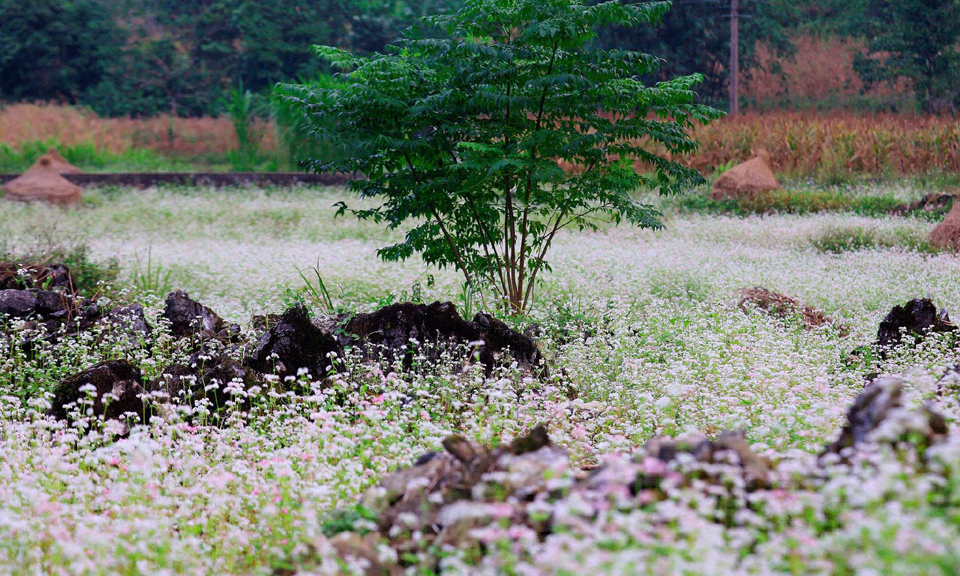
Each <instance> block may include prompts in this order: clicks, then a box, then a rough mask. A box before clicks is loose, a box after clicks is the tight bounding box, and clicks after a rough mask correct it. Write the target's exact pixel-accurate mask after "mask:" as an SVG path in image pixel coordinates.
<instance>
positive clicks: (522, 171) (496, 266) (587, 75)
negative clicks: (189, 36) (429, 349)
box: [282, 0, 718, 312]
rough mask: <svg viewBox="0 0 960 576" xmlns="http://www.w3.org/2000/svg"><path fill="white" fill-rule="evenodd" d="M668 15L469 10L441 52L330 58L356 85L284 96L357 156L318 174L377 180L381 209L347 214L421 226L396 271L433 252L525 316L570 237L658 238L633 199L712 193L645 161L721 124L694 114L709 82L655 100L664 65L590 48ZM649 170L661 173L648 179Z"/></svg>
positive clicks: (509, 5)
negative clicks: (699, 129) (617, 234)
mask: <svg viewBox="0 0 960 576" xmlns="http://www.w3.org/2000/svg"><path fill="white" fill-rule="evenodd" d="M668 8H669V3H666V2H657V3H645V4H633V5H626V4H621V3H620V2H616V1H612V2H603V3H599V4H594V5H584V3H583V2H581V1H579V0H510V1H505V0H468V1H466V2H465V3H464V6H463V8H462V9H460V10H459V11H458V12H456V13H455V14H454V15H452V16H448V17H436V18H428V19H426V20H425V22H426V23H427V24H428V26H429V28H433V29H440V30H442V31H443V32H444V33H445V34H444V35H443V36H442V37H439V38H437V37H431V36H427V35H424V36H416V35H412V36H411V37H409V38H407V39H405V40H403V41H401V42H399V43H398V44H397V45H395V46H391V47H389V49H388V50H387V51H386V54H377V55H374V56H371V57H356V56H353V55H351V54H349V53H348V52H345V51H342V50H338V49H336V48H331V47H322V48H318V53H319V55H320V56H321V57H322V58H323V59H325V60H326V61H329V62H331V63H333V64H335V65H336V66H338V67H339V68H342V69H344V70H345V71H346V72H345V73H344V74H343V76H342V77H341V80H342V82H343V83H344V85H343V86H342V87H339V88H337V87H334V88H317V87H315V86H311V85H300V86H287V87H284V88H283V89H282V93H283V94H285V97H286V100H287V102H289V103H293V104H295V105H298V106H299V107H300V108H301V110H302V111H303V113H304V114H305V116H306V120H307V125H306V128H307V129H308V130H309V133H310V134H311V135H312V136H315V137H316V138H317V139H319V140H325V139H333V140H342V141H349V142H352V146H351V154H350V155H349V156H348V157H347V158H345V159H344V160H342V161H339V162H333V163H330V162H326V161H323V160H316V161H314V162H313V163H312V164H311V166H312V167H313V168H315V169H318V170H326V169H329V168H334V169H338V170H342V171H345V172H348V173H361V174H364V175H366V176H367V178H366V179H358V180H355V181H353V182H352V183H351V185H350V187H351V189H352V190H353V191H355V192H358V193H359V194H361V195H362V196H365V197H371V198H376V199H378V200H380V201H381V203H380V205H379V206H376V207H374V208H363V209H359V210H349V209H348V208H347V207H346V206H345V205H341V213H342V212H345V211H348V210H349V211H350V212H353V213H354V214H356V215H357V216H359V217H360V218H363V219H370V220H373V221H376V222H378V223H383V224H386V225H387V226H389V227H391V228H397V227H400V226H401V225H405V224H410V225H412V226H413V227H412V228H410V229H409V231H408V232H407V234H406V237H405V238H404V240H403V241H401V242H399V243H397V244H394V245H392V246H388V247H386V248H383V249H381V250H380V255H381V256H382V257H383V258H384V259H387V260H402V259H406V258H408V257H410V256H412V255H414V254H416V253H419V254H421V255H422V256H423V258H424V260H425V261H426V262H428V263H430V264H435V265H439V266H441V267H442V266H447V265H452V266H455V267H456V268H457V269H458V270H460V271H461V272H462V273H463V275H464V277H465V279H466V282H467V284H468V285H470V286H472V287H477V286H484V287H489V288H492V289H493V290H494V291H495V292H496V294H497V299H498V300H501V301H502V302H504V304H505V306H507V307H509V309H510V310H511V311H512V312H521V311H523V310H525V309H526V308H527V307H528V306H529V305H530V303H531V301H532V295H533V291H534V287H535V285H536V281H537V277H538V275H539V273H540V272H541V271H543V270H544V269H547V268H548V265H547V261H546V258H545V257H546V254H547V251H548V249H549V247H550V245H551V242H552V241H553V238H554V236H555V235H556V233H557V232H558V231H559V230H561V229H563V228H567V227H576V228H579V229H584V228H591V229H592V228H595V227H596V226H597V224H598V222H600V221H601V220H602V219H605V218H612V219H613V220H614V221H616V222H619V221H621V220H627V221H629V222H632V223H634V224H637V225H639V226H642V227H659V226H660V221H659V219H658V216H659V213H658V212H657V211H656V210H655V209H654V208H653V207H651V206H649V205H645V204H642V203H639V202H637V201H635V200H634V198H633V197H632V196H631V193H632V192H633V191H635V190H636V189H638V188H643V187H646V188H659V190H660V191H661V193H674V192H680V191H682V190H684V189H686V188H687V187H689V186H691V185H694V184H699V183H702V182H703V178H702V177H701V176H700V174H699V173H698V172H696V171H695V170H692V169H690V168H686V167H684V166H683V165H681V164H679V163H677V162H673V161H670V160H668V159H666V158H664V157H661V156H658V155H656V154H654V153H652V152H650V151H649V150H648V149H646V148H645V147H644V143H647V142H651V141H652V142H656V143H657V144H659V145H662V146H663V147H664V148H665V149H666V150H667V151H669V152H670V153H672V154H682V153H685V152H689V151H692V150H694V149H695V148H696V143H695V142H694V141H693V140H692V139H691V138H690V137H689V135H688V131H689V129H690V128H692V126H693V125H694V124H695V123H697V122H706V121H709V120H710V119H712V118H716V117H717V116H718V112H717V111H716V110H713V109H711V108H707V107H705V106H702V105H698V104H695V102H694V100H695V94H694V92H693V88H694V86H695V85H696V84H697V83H698V82H699V81H700V80H701V77H700V76H699V75H691V76H685V77H680V78H676V79H673V80H668V81H664V82H660V83H658V84H657V85H656V86H653V87H649V86H644V84H643V83H641V82H640V81H639V80H637V78H638V77H640V76H645V75H650V74H653V73H655V72H656V70H657V68H658V66H659V64H660V61H659V60H658V59H657V58H655V57H654V56H651V55H649V54H645V53H641V52H632V51H627V50H619V49H611V50H604V49H601V48H598V47H597V46H596V45H595V44H594V43H592V40H593V39H594V37H595V30H596V29H597V28H598V27H601V26H605V25H618V26H624V27H628V26H638V25H642V24H643V25H650V24H655V23H656V22H658V21H659V20H660V18H661V17H662V15H663V14H664V12H665V11H666V10H667V9H668ZM635 160H641V161H643V162H644V163H646V164H647V165H649V166H652V167H653V170H652V171H651V172H649V173H638V172H637V171H636V170H635V169H634V161H635ZM561 166H566V167H567V168H568V169H566V170H565V169H564V168H563V167H561Z"/></svg>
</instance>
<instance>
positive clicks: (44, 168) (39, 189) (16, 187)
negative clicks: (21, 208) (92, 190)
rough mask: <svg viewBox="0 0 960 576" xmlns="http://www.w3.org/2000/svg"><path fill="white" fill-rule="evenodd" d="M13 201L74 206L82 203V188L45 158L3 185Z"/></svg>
mask: <svg viewBox="0 0 960 576" xmlns="http://www.w3.org/2000/svg"><path fill="white" fill-rule="evenodd" d="M3 192H4V194H5V195H6V196H5V197H6V198H9V199H11V200H21V201H30V200H44V201H46V202H50V203H51V204H65V205H66V204H74V203H76V202H79V201H80V187H79V186H77V185H76V184H74V183H72V182H70V181H69V180H67V179H66V178H64V177H63V176H61V175H60V174H59V173H57V171H56V169H54V168H53V161H52V160H51V159H50V158H48V157H46V156H44V157H42V158H40V160H38V161H37V163H36V164H34V165H33V166H32V167H31V168H30V169H29V170H27V171H26V172H24V173H23V174H21V175H20V177H18V178H15V179H13V180H11V181H9V182H7V183H6V184H4V185H3Z"/></svg>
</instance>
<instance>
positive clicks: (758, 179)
mask: <svg viewBox="0 0 960 576" xmlns="http://www.w3.org/2000/svg"><path fill="white" fill-rule="evenodd" d="M771 190H780V183H779V182H777V178H776V176H774V175H773V170H771V169H770V154H768V153H767V151H766V150H761V151H760V152H758V153H757V155H756V156H754V157H753V158H751V159H749V160H747V161H746V162H743V163H742V164H737V165H736V166H734V167H733V168H731V169H729V170H727V171H726V172H724V173H723V174H721V175H720V177H719V178H717V179H716V180H715V181H714V182H713V190H712V191H711V192H710V198H711V199H713V200H723V199H724V198H740V197H750V196H753V195H755V194H758V193H761V192H769V191H771Z"/></svg>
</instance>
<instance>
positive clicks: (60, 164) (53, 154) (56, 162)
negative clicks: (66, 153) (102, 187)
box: [34, 148, 83, 174]
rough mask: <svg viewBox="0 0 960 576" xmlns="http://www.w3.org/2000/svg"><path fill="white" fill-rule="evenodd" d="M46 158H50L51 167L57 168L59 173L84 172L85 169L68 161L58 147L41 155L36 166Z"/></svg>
mask: <svg viewBox="0 0 960 576" xmlns="http://www.w3.org/2000/svg"><path fill="white" fill-rule="evenodd" d="M44 158H49V159H50V168H52V169H54V170H56V172H57V174H83V170H81V169H79V168H77V167H76V166H74V165H73V164H71V163H69V162H67V161H66V160H65V159H64V157H63V156H61V155H60V151H59V150H57V149H56V148H50V149H49V150H47V153H46V154H44V155H43V156H41V157H40V158H39V159H38V160H37V162H36V163H35V164H34V166H36V165H37V164H39V163H40V162H41V161H43V159H44Z"/></svg>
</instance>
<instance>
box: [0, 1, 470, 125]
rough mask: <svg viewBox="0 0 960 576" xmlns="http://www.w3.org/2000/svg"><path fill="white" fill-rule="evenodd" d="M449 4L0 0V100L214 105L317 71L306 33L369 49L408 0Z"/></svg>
mask: <svg viewBox="0 0 960 576" xmlns="http://www.w3.org/2000/svg"><path fill="white" fill-rule="evenodd" d="M452 3H453V2H452V0H445V1H443V2H439V1H438V2H435V3H426V2H405V1H403V0H363V1H359V2H358V1H351V0H277V1H274V2H257V1H254V0H185V1H179V0H178V1H173V0H66V1H57V2H54V1H52V0H38V1H37V2H22V1H21V0H0V39H2V42H0V99H5V100H14V101H18V100H54V101H62V102H68V103H80V104H87V105H89V106H91V107H92V108H93V109H94V110H95V111H97V112H98V113H100V114H103V115H110V116H116V115H127V114H130V115H142V116H149V115H154V114H157V113H159V112H170V113H173V114H177V115H182V116H192V115H203V114H218V113H221V112H223V111H224V103H225V102H226V101H228V100H229V98H228V97H227V95H228V93H229V91H230V90H231V89H232V88H234V87H235V86H237V85H239V84H242V85H244V86H245V87H246V88H247V89H249V90H251V91H253V92H254V93H257V92H264V91H266V90H268V89H269V88H270V86H271V85H272V84H273V83H275V82H278V81H289V80H293V79H296V78H310V77H313V76H314V75H316V74H317V73H318V72H320V71H322V67H321V65H320V63H319V62H317V60H316V59H315V58H313V57H312V52H311V49H310V47H311V45H313V44H317V43H321V44H332V45H336V46H341V47H343V48H347V49H351V50H357V51H360V52H369V51H375V50H379V49H381V48H382V47H383V46H384V44H386V43H387V42H388V41H390V40H392V39H394V38H396V37H397V36H398V35H399V32H400V30H402V29H403V28H405V27H406V25H407V22H408V21H409V19H410V18H411V17H412V16H413V15H414V14H418V13H419V11H418V10H414V7H415V5H416V6H419V5H421V4H422V5H423V7H425V8H430V9H431V10H443V9H445V8H446V6H447V5H450V4H452ZM431 4H436V5H435V6H431Z"/></svg>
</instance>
